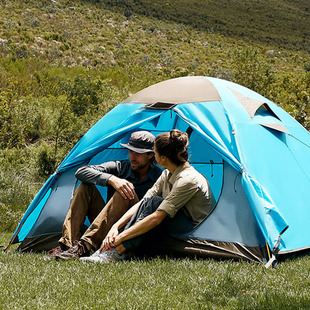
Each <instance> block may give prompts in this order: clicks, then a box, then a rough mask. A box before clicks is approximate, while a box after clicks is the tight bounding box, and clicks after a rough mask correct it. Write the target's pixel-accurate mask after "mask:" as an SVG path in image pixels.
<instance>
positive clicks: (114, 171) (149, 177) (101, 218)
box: [48, 131, 162, 259]
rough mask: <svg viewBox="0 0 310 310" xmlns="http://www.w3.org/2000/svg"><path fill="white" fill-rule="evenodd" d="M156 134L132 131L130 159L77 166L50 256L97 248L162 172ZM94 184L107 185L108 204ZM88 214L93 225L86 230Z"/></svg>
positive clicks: (85, 253)
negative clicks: (71, 193) (156, 157)
mask: <svg viewBox="0 0 310 310" xmlns="http://www.w3.org/2000/svg"><path fill="white" fill-rule="evenodd" d="M154 140H155V137H154V136H153V135H152V134H151V133H149V132H147V131H137V132H134V133H132V134H131V137H130V140H129V142H128V143H127V144H121V145H122V146H123V147H125V148H127V149H129V160H123V161H111V162H106V163H103V164H100V165H94V166H84V167H81V168H79V169H78V170H77V172H76V178H77V179H78V180H80V181H81V182H82V183H81V184H80V185H79V186H78V187H77V189H76V191H75V194H74V196H73V199H72V202H71V205H70V209H69V211H68V214H67V216H66V219H65V221H64V224H63V231H62V237H61V238H60V240H59V246H58V247H56V248H55V249H53V250H51V251H49V253H48V257H58V258H62V259H71V258H79V257H81V256H88V255H89V254H90V252H91V251H92V250H97V249H98V248H99V247H100V245H101V242H102V240H103V239H104V238H105V236H106V234H107V233H108V231H109V230H110V228H111V227H112V225H113V224H114V223H115V222H116V221H118V219H119V218H120V217H121V216H122V215H123V214H124V213H126V212H127V210H128V209H129V208H131V207H132V206H133V205H134V204H135V203H136V202H137V201H139V200H140V199H141V198H142V197H143V196H144V194H145V193H146V191H147V190H148V189H149V188H151V187H152V185H153V184H154V183H155V181H156V180H157V178H158V177H159V176H160V174H161V172H162V171H161V170H160V169H159V168H158V167H156V166H154V165H153V162H154ZM95 185H99V186H107V187H108V195H107V198H108V203H107V204H105V201H104V200H103V198H102V196H101V194H100V193H99V191H98V189H97V188H96V186H95ZM86 217H88V219H89V221H90V222H91V225H90V226H89V228H88V229H87V230H86V232H85V233H84V234H83V227H84V222H85V219H86Z"/></svg>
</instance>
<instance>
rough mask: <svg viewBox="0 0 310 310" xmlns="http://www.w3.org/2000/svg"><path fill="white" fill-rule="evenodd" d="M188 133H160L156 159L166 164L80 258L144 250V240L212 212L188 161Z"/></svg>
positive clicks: (205, 187) (186, 227) (208, 194)
mask: <svg viewBox="0 0 310 310" xmlns="http://www.w3.org/2000/svg"><path fill="white" fill-rule="evenodd" d="M187 146H188V136H187V134H186V133H183V132H181V131H179V130H176V129H174V130H172V131H171V132H170V133H169V132H166V133H162V134H159V135H158V136H157V137H156V139H155V149H154V152H155V159H156V161H157V163H158V165H159V166H160V167H165V168H166V169H165V170H164V171H163V173H162V174H161V176H160V177H159V179H158V180H157V181H156V183H155V184H154V185H153V187H152V188H151V189H149V190H148V191H147V193H146V194H145V196H144V197H143V199H142V200H141V201H140V202H138V203H137V204H136V205H134V206H133V207H132V208H131V209H129V210H128V212H127V213H125V214H124V215H123V216H122V217H121V218H120V219H119V220H118V221H117V222H116V223H115V224H114V225H113V227H112V228H111V230H110V231H109V233H108V234H107V236H106V238H105V239H104V240H103V242H102V245H101V248H100V249H99V250H98V251H97V252H95V253H94V254H93V255H92V256H90V257H84V258H81V260H83V261H92V262H97V261H98V262H103V263H107V262H110V261H118V260H121V259H124V258H125V257H126V252H128V251H129V250H130V251H134V250H136V249H137V248H139V249H140V250H141V247H142V250H143V243H144V242H145V241H149V240H154V238H155V239H156V236H158V237H160V235H162V234H163V233H184V232H186V231H190V230H192V229H193V228H194V227H195V226H196V225H198V224H199V223H200V222H201V221H202V220H203V219H204V218H205V217H206V216H208V215H209V214H210V212H211V211H212V209H213V207H214V205H215V201H214V198H213V194H212V191H211V189H210V186H209V182H208V181H207V179H206V178H205V177H204V176H203V175H202V174H200V173H199V172H198V171H196V170H195V169H194V168H193V167H192V166H190V165H189V163H188V152H187Z"/></svg>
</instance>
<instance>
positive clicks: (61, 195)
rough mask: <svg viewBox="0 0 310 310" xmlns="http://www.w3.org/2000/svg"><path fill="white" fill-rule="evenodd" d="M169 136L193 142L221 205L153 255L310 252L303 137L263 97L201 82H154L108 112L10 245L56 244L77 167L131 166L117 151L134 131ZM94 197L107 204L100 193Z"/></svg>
mask: <svg viewBox="0 0 310 310" xmlns="http://www.w3.org/2000/svg"><path fill="white" fill-rule="evenodd" d="M173 128H178V129H180V130H182V131H186V132H187V133H188V134H189V137H190V138H189V154H190V163H191V164H192V165H193V166H194V167H195V168H196V169H197V170H198V171H200V172H201V173H202V174H204V175H205V177H206V178H207V179H208V180H209V182H210V185H211V188H212V191H213V193H214V195H215V198H216V201H217V203H216V206H215V208H214V210H213V212H212V213H211V214H210V215H209V216H208V217H207V218H206V219H205V220H204V221H203V222H202V223H201V224H200V225H198V226H197V227H195V228H194V229H193V231H191V232H190V233H187V234H183V235H171V236H169V237H167V240H166V241H165V242H163V243H162V244H161V246H160V247H158V248H157V249H155V250H156V251H158V252H159V253H162V252H172V253H174V254H178V255H179V254H182V255H184V254H185V255H191V254H192V255H197V256H200V257H216V258H221V257H223V258H230V259H231V258H232V259H247V260H252V261H259V262H266V263H267V262H268V263H267V265H268V264H269V265H270V264H271V263H272V262H273V260H275V259H276V258H277V256H279V255H283V254H287V253H292V252H296V251H300V250H305V249H309V247H310V225H309V219H310V190H309V188H310V163H309V158H310V134H309V132H308V131H307V130H305V128H303V127H302V126H301V125H300V124H299V123H298V122H297V121H295V120H294V119H293V118H292V117H291V116H290V115H289V114H288V113H286V112H284V111H283V110H282V109H281V108H279V107H278V106H277V105H275V104H274V103H272V102H271V101H269V100H268V99H266V98H264V97H263V96H261V95H259V94H257V93H255V92H253V91H251V90H249V89H247V88H245V87H243V86H241V85H238V84H235V83H232V82H228V81H225V80H221V79H216V78H210V77H202V76H196V77H181V78H176V79H171V80H167V81H164V82H160V83H157V84H155V85H152V86H150V87H147V88H145V89H143V90H142V91H140V92H138V93H136V94H134V95H132V96H130V97H129V98H127V99H126V100H125V101H123V102H122V103H120V104H119V105H117V106H116V107H115V108H114V109H112V110H111V111H110V112H109V113H107V114H106V115H105V116H104V117H103V118H102V119H101V120H100V121H99V122H98V123H97V124H95V125H94V126H93V127H92V128H91V129H90V130H89V131H88V132H87V133H86V134H85V135H84V136H83V137H82V139H81V140H80V141H79V142H78V143H77V144H76V146H75V147H74V148H73V149H72V151H71V152H70V153H69V154H68V156H67V157H66V158H65V159H64V161H63V162H62V163H61V165H60V166H59V167H58V169H57V171H56V172H55V173H54V174H53V175H52V176H51V177H50V178H49V179H48V180H47V182H46V183H45V185H44V186H43V187H42V189H41V190H40V191H39V193H38V194H37V196H36V197H35V198H34V200H33V202H32V203H31V204H30V206H29V207H28V209H27V210H26V213H25V215H24V217H23V218H22V220H21V222H20V223H19V225H18V227H17V229H16V231H15V232H14V234H13V236H12V239H11V242H10V245H11V244H13V243H19V242H21V244H20V245H19V249H20V250H21V251H39V250H49V249H51V248H52V247H54V246H56V245H57V240H58V238H59V237H60V235H61V231H62V224H63V221H64V218H65V216H66V214H67V211H68V208H69V205H70V200H71V198H72V193H73V192H74V190H75V188H76V186H77V185H78V182H77V180H76V179H75V177H74V174H75V171H76V170H77V168H79V167H80V166H82V165H87V164H98V163H101V162H105V161H108V160H121V159H125V158H127V156H128V154H127V151H126V150H125V149H123V148H122V147H121V146H120V143H122V142H124V141H127V140H128V138H129V136H130V134H131V133H132V132H133V131H136V130H148V131H150V132H152V133H153V134H154V135H155V136H156V135H157V134H159V133H162V132H166V131H170V130H171V129H173ZM99 190H100V192H101V194H102V195H103V197H105V195H106V189H105V188H102V187H101V188H100V189H99ZM10 245H9V246H10ZM9 246H8V248H9ZM8 248H7V249H8ZM153 250H154V249H153Z"/></svg>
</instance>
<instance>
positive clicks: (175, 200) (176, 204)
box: [157, 179, 197, 218]
mask: <svg viewBox="0 0 310 310" xmlns="http://www.w3.org/2000/svg"><path fill="white" fill-rule="evenodd" d="M196 192H197V185H196V184H194V183H191V182H187V181H186V180H184V179H180V180H178V181H177V182H176V183H175V184H174V186H173V188H172V190H171V192H170V193H169V194H168V196H167V197H165V198H164V200H163V202H162V203H161V204H160V205H159V207H158V209H157V210H158V211H165V212H166V213H167V214H168V216H169V217H171V218H172V217H174V216H175V215H176V213H177V212H178V211H179V210H180V209H181V208H182V207H184V206H185V205H186V203H187V202H188V201H189V200H190V199H191V198H192V197H193V196H194V195H195V193H196Z"/></svg>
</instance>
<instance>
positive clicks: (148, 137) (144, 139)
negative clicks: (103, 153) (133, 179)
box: [121, 131, 155, 154]
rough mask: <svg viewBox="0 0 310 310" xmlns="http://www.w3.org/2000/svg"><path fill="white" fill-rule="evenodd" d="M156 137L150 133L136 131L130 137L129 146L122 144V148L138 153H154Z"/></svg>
mask: <svg viewBox="0 0 310 310" xmlns="http://www.w3.org/2000/svg"><path fill="white" fill-rule="evenodd" d="M154 142H155V136H154V135H153V134H151V133H150V132H148V131H136V132H133V133H132V134H131V136H130V139H129V142H128V143H127V144H123V143H121V146H123V147H125V148H127V149H129V150H131V151H134V152H136V153H140V154H142V153H149V152H154Z"/></svg>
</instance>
